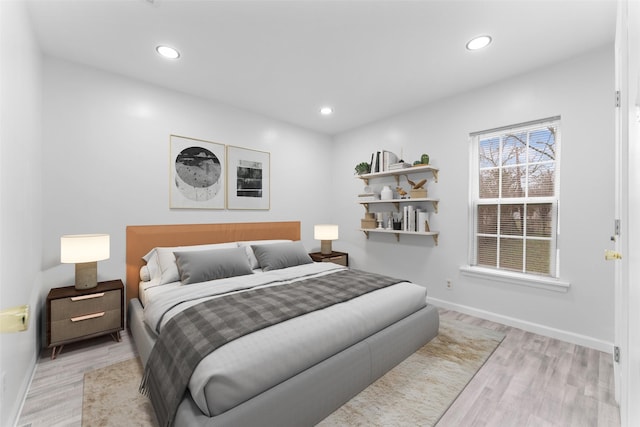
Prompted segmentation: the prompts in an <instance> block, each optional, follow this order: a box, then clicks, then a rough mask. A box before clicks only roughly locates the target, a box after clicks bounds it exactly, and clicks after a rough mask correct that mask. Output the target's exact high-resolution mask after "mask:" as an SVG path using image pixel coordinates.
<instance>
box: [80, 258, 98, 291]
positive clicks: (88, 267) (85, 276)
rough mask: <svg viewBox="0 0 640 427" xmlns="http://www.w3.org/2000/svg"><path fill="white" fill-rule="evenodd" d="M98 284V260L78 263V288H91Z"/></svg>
mask: <svg viewBox="0 0 640 427" xmlns="http://www.w3.org/2000/svg"><path fill="white" fill-rule="evenodd" d="M96 286H98V262H97V261H93V262H79V263H77V264H76V284H75V287H76V289H91V288H95V287H96Z"/></svg>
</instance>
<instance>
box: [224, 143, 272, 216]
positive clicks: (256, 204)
mask: <svg viewBox="0 0 640 427" xmlns="http://www.w3.org/2000/svg"><path fill="white" fill-rule="evenodd" d="M270 174H271V170H270V154H269V153H267V152H264V151H257V150H250V149H247V148H241V147H234V146H232V145H227V209H270V203H271V201H270V200H271V194H270V191H269V186H270V179H269V177H270Z"/></svg>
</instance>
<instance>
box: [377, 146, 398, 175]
mask: <svg viewBox="0 0 640 427" xmlns="http://www.w3.org/2000/svg"><path fill="white" fill-rule="evenodd" d="M403 163H404V162H403ZM393 164H399V163H398V156H397V155H396V154H395V153H392V152H391V151H387V150H382V151H374V152H373V153H371V162H370V166H371V168H370V170H371V173H376V172H385V171H389V170H392V169H390V167H391V165H393Z"/></svg>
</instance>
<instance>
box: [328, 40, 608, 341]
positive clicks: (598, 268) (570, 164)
mask: <svg viewBox="0 0 640 427" xmlns="http://www.w3.org/2000/svg"><path fill="white" fill-rule="evenodd" d="M613 67H614V61H613V47H612V46H607V47H603V48H601V49H598V50H597V51H594V52H592V53H590V54H587V55H584V56H580V57H577V58H573V59H570V60H567V61H566V62H563V63H561V64H558V65H554V66H550V67H545V68H542V69H539V70H536V71H533V72H531V73H528V74H526V75H522V76H519V77H516V78H513V79H510V80H505V81H501V82H499V83H497V84H494V85H491V86H488V87H485V88H482V89H479V90H476V91H473V92H470V93H465V94H462V95H459V96H455V97H452V98H448V99H445V100H442V101H440V102H435V103H432V104H430V105H427V106H425V107H424V108H421V109H418V110H415V111H411V112H407V113H405V114H401V115H398V116H396V117H392V118H388V119H385V120H382V121H380V122H377V123H374V124H371V125H368V126H365V127H363V128H361V129H357V130H354V131H352V132H349V133H345V134H343V135H340V136H338V137H337V138H336V139H335V142H334V152H333V157H334V160H335V162H334V169H333V171H334V174H333V175H334V187H336V188H337V187H338V184H340V186H341V187H342V188H344V191H342V192H340V193H336V200H335V201H334V206H335V208H336V213H335V214H334V219H335V220H336V221H337V222H338V223H339V224H340V227H341V236H340V242H339V243H338V244H337V246H340V245H341V247H342V249H345V250H348V251H349V253H350V254H349V259H350V261H351V262H352V263H353V266H355V267H356V268H364V269H368V270H372V271H378V272H381V273H387V274H395V275H399V276H402V277H405V278H407V279H410V280H413V281H416V282H417V283H422V284H424V285H426V286H427V288H428V293H429V296H430V297H431V298H432V299H434V301H435V302H436V303H440V304H443V305H446V306H448V307H453V308H456V309H459V310H462V311H466V312H469V313H473V314H476V315H480V316H483V317H487V318H492V319H496V320H500V321H503V322H505V323H508V324H513V325H517V326H520V327H523V328H525V329H529V330H534V331H537V332H541V333H545V334H548V335H551V336H557V337H561V338H563V339H567V340H569V341H573V342H578V343H581V344H585V345H590V346H592V347H596V348H600V349H603V350H607V351H611V347H610V345H611V343H612V342H613V337H614V333H613V327H614V324H613V319H614V316H613V302H614V299H613V296H614V293H613V266H612V265H611V264H607V263H605V261H604V258H603V250H604V249H605V248H610V247H611V242H610V240H609V238H610V235H611V234H612V231H613V219H614V211H613V188H614V180H613V167H614V158H613V142H614V112H613V104H612V97H613ZM434 84H437V82H434ZM556 115H560V116H562V123H561V126H562V147H561V150H562V153H561V155H562V159H561V178H560V180H561V184H560V195H561V208H560V226H561V235H560V238H559V247H560V249H561V261H560V264H561V269H560V275H561V278H562V279H563V280H566V281H570V282H571V288H570V290H569V291H568V292H567V293H558V292H555V291H549V290H541V289H534V288H531V287H524V286H519V285H509V284H501V283H498V282H492V281H490V280H482V279H473V278H470V277H467V276H462V275H461V274H460V272H459V268H460V267H461V266H463V265H465V264H467V263H468V256H467V254H468V243H467V240H468V194H469V188H468V186H469V174H468V164H469V138H468V135H469V133H471V132H474V131H481V130H485V129H491V128H495V127H500V126H505V125H511V124H517V123H522V122H526V121H530V120H535V119H541V118H546V117H551V116H556ZM382 148H383V149H388V150H392V151H394V152H396V153H398V154H400V152H401V151H402V152H403V154H404V158H405V160H407V161H411V162H413V160H416V159H418V158H419V156H420V154H421V153H423V152H425V153H428V154H429V155H430V156H431V163H432V164H433V165H434V166H437V167H439V168H440V179H439V183H437V184H435V183H433V182H430V183H429V184H428V189H429V191H430V196H432V197H437V198H439V199H440V206H439V211H440V212H439V213H438V214H436V215H432V216H431V218H432V221H431V225H432V229H435V230H439V231H440V232H441V234H440V239H439V245H438V246H437V247H434V244H433V242H432V240H431V239H430V238H425V237H416V236H408V237H405V236H402V237H401V239H400V240H401V241H400V243H397V242H396V238H395V237H394V236H393V235H380V234H372V235H371V237H370V238H369V239H368V240H367V239H366V238H365V236H364V234H363V233H362V232H360V231H357V230H356V229H357V228H358V227H359V221H360V218H362V217H363V213H364V210H363V208H362V207H360V206H359V205H357V204H356V203H355V200H356V195H357V194H358V193H359V192H361V190H362V184H361V182H360V180H359V179H354V178H353V168H354V166H355V165H356V164H357V163H359V162H361V161H368V160H369V156H370V153H371V151H373V150H375V149H382ZM404 184H405V188H407V186H406V182H405V183H404ZM338 213H339V214H338ZM446 279H452V280H453V289H451V290H448V289H447V288H446V286H445V283H446Z"/></svg>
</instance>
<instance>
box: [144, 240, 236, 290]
mask: <svg viewBox="0 0 640 427" xmlns="http://www.w3.org/2000/svg"><path fill="white" fill-rule="evenodd" d="M237 247H238V244H237V243H236V242H231V243H214V244H210V245H195V246H176V247H173V248H156V254H157V256H158V264H159V266H160V284H161V285H164V284H166V283H172V282H178V281H180V273H179V272H178V265H177V264H176V257H175V255H174V254H173V252H174V251H180V252H192V251H203V250H208V249H229V248H237Z"/></svg>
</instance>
